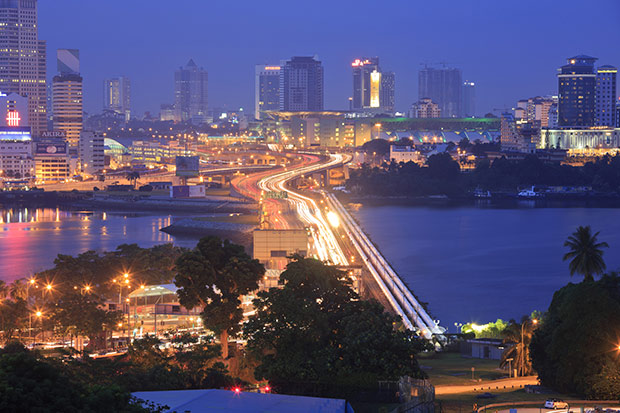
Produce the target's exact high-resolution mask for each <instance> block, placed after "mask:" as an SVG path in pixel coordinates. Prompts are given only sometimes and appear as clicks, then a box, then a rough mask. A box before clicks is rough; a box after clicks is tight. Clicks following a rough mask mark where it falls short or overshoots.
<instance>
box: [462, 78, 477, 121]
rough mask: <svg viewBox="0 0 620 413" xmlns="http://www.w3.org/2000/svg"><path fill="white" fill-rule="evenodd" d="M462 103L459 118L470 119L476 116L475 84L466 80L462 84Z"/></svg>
mask: <svg viewBox="0 0 620 413" xmlns="http://www.w3.org/2000/svg"><path fill="white" fill-rule="evenodd" d="M462 97H463V102H462V103H461V116H464V117H468V118H470V117H472V116H475V115H476V84H475V83H474V82H470V81H469V80H466V81H465V82H463V93H462Z"/></svg>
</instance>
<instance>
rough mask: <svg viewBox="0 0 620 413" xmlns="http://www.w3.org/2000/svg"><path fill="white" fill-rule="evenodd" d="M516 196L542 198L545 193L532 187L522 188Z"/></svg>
mask: <svg viewBox="0 0 620 413" xmlns="http://www.w3.org/2000/svg"><path fill="white" fill-rule="evenodd" d="M517 196H518V197H519V198H526V199H533V198H544V196H545V194H544V193H543V192H536V190H535V188H534V187H531V188H530V189H524V190H523V191H520V192H519V193H518V194H517Z"/></svg>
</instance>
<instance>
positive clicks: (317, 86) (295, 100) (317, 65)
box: [280, 56, 323, 112]
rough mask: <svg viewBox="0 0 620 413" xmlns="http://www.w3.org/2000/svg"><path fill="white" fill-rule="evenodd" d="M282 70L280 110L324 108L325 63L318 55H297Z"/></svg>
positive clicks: (282, 65) (284, 64)
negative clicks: (322, 62)
mask: <svg viewBox="0 0 620 413" xmlns="http://www.w3.org/2000/svg"><path fill="white" fill-rule="evenodd" d="M280 66H281V72H280V110H282V111H292V112H295V111H322V110H323V65H322V64H321V62H320V61H319V60H318V59H317V58H316V57H307V56H295V57H293V58H291V60H288V61H285V62H283V64H281V65H280Z"/></svg>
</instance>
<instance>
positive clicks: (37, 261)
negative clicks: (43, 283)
mask: <svg viewBox="0 0 620 413" xmlns="http://www.w3.org/2000/svg"><path fill="white" fill-rule="evenodd" d="M176 218H183V216H173V215H161V214H160V215H149V214H142V213H140V214H137V213H126V212H123V213H115V212H103V211H68V210H61V209H58V208H6V209H0V280H3V281H6V282H11V281H13V280H15V279H17V278H20V277H25V276H28V275H31V274H32V273H34V272H37V271H41V270H44V269H48V268H51V267H52V266H53V261H54V258H56V256H57V255H58V254H68V255H75V254H78V253H81V252H84V251H88V250H96V251H105V250H114V249H115V248H116V247H117V246H118V245H120V244H124V243H128V244H131V243H136V244H138V245H140V246H142V247H150V246H153V245H157V244H163V243H168V242H174V243H175V244H177V245H180V246H184V247H193V246H195V245H196V240H195V239H175V238H173V237H171V236H170V235H168V234H166V233H164V232H161V231H160V228H163V227H166V226H168V225H170V224H171V223H172V222H174V220H175V219H176Z"/></svg>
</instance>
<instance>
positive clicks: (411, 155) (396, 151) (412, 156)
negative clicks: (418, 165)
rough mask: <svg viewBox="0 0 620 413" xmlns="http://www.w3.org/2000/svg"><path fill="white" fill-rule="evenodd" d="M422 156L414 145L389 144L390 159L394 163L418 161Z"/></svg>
mask: <svg viewBox="0 0 620 413" xmlns="http://www.w3.org/2000/svg"><path fill="white" fill-rule="evenodd" d="M421 160H422V156H421V154H420V152H419V151H417V150H416V149H415V146H397V145H391V146H390V161H391V162H396V163H401V162H404V163H407V162H420V161H421Z"/></svg>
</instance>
